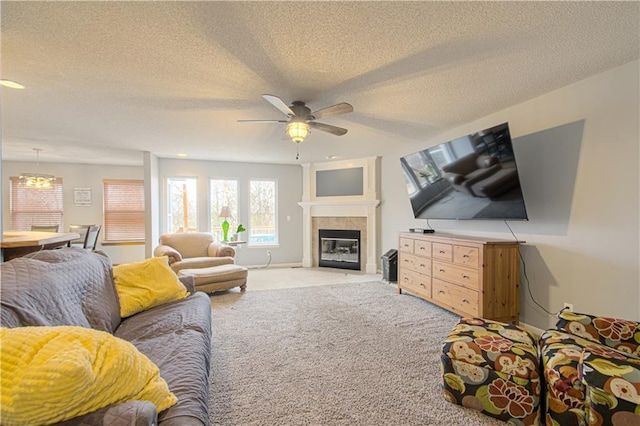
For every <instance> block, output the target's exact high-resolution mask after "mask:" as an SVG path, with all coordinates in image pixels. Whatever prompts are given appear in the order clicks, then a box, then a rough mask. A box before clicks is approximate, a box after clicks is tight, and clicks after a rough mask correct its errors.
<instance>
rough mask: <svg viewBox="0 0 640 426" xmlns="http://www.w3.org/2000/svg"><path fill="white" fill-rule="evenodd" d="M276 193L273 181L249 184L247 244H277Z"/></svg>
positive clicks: (254, 181) (255, 181)
mask: <svg viewBox="0 0 640 426" xmlns="http://www.w3.org/2000/svg"><path fill="white" fill-rule="evenodd" d="M276 192H277V188H276V182H275V181H273V180H252V181H250V182H249V214H250V216H249V244H265V245H271V244H278V234H277V227H276V218H277V215H276V205H277V202H276V201H277V200H276V197H277V194H276Z"/></svg>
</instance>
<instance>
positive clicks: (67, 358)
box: [0, 326, 177, 425]
mask: <svg viewBox="0 0 640 426" xmlns="http://www.w3.org/2000/svg"><path fill="white" fill-rule="evenodd" d="M0 343H1V345H0V402H1V404H0V422H2V424H3V425H16V424H50V423H56V422H61V421H64V420H68V419H71V418H74V417H77V416H80V415H83V414H87V413H90V412H92V411H95V410H97V409H99V408H102V407H106V406H108V405H111V404H120V403H123V402H125V401H129V400H147V401H151V402H152V403H154V404H155V406H156V408H157V410H158V412H160V411H162V410H165V409H167V408H169V407H171V406H172V405H174V404H175V403H176V402H177V398H176V397H175V395H174V394H173V393H171V392H170V391H169V388H168V387H167V383H166V382H165V381H164V379H163V378H162V377H160V371H159V370H158V367H157V366H156V365H155V364H154V363H153V362H151V361H150V360H149V358H147V357H146V356H144V355H143V354H142V353H140V352H139V351H138V350H137V349H136V347H135V346H133V345H132V344H131V343H129V342H126V341H124V340H122V339H119V338H117V337H114V336H112V335H111V334H109V333H105V332H104V331H98V330H93V329H90V328H83V327H74V326H61V327H18V328H11V329H9V328H4V327H3V328H1V329H0Z"/></svg>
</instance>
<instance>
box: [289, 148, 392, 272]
mask: <svg viewBox="0 0 640 426" xmlns="http://www.w3.org/2000/svg"><path fill="white" fill-rule="evenodd" d="M378 162H379V158H378V157H368V158H363V159H360V160H350V161H338V162H331V163H316V164H304V165H303V166H302V167H303V180H304V182H303V197H302V200H303V201H302V202H300V203H298V204H299V205H300V207H302V209H303V259H302V266H303V267H307V268H308V267H317V266H318V260H319V253H318V252H319V249H318V230H319V229H349V230H359V231H360V259H361V264H362V266H361V270H362V271H363V272H366V273H370V274H374V273H376V272H377V256H376V253H377V252H378V250H377V242H378V235H379V228H378V227H379V220H378V216H379V212H378V206H379V204H380V200H378V189H377V188H378V170H379V167H378ZM349 168H361V169H362V171H363V191H362V195H351V196H336V197H317V196H316V180H315V176H316V172H317V171H319V170H339V169H349Z"/></svg>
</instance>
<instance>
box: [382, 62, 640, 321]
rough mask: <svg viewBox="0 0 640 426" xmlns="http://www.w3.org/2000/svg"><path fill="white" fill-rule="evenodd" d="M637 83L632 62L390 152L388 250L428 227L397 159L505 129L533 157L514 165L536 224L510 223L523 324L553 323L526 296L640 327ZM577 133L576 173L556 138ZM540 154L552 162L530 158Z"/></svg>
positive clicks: (487, 230) (489, 225) (503, 231)
mask: <svg viewBox="0 0 640 426" xmlns="http://www.w3.org/2000/svg"><path fill="white" fill-rule="evenodd" d="M638 75H640V67H639V62H638V61H634V62H632V63H629V64H626V65H624V66H621V67H618V68H615V69H613V70H610V71H607V72H604V73H602V74H599V75H596V76H593V77H590V78H588V79H585V80H583V81H581V82H578V83H576V84H572V85H570V86H567V87H564V88H561V89H558V90H555V91H553V92H550V93H548V94H546V95H543V96H540V97H538V98H535V99H532V100H530V101H527V102H525V103H522V104H519V105H515V106H513V107H510V108H507V109H505V110H503V111H500V112H499V113H496V114H492V115H490V116H487V117H485V118H483V119H480V120H477V121H475V122H472V123H469V124H467V125H465V126H462V127H459V128H456V129H453V130H451V131H448V132H446V133H443V134H441V135H440V136H439V137H438V138H434V139H432V140H428V141H425V142H423V143H418V144H415V145H414V146H412V147H407V145H404V146H402V147H401V148H391V149H390V150H389V151H388V152H385V153H384V154H383V156H382V170H383V176H382V198H383V204H382V215H383V217H384V219H383V224H384V225H383V229H382V234H383V235H382V247H381V249H382V251H383V252H384V251H385V250H387V249H389V248H397V244H398V243H397V239H398V235H397V234H398V232H399V231H406V230H407V229H408V228H410V227H425V225H426V222H425V221H424V220H416V219H414V218H413V214H412V212H411V207H410V205H409V200H408V197H407V195H406V191H405V184H404V181H403V178H402V173H401V169H400V161H399V158H400V157H401V156H403V155H406V154H409V153H412V152H415V151H418V150H421V149H424V148H426V147H429V146H433V145H435V144H438V143H441V142H445V141H448V140H450V139H453V138H456V137H459V136H462V135H465V134H468V133H471V132H474V131H478V130H480V129H483V128H487V127H490V126H492V125H495V124H499V123H502V122H505V121H508V122H509V126H510V129H511V134H512V137H513V138H514V145H516V142H519V143H520V144H521V145H520V146H521V147H522V150H521V151H522V152H523V153H526V154H527V155H518V154H519V151H518V150H516V155H517V162H518V166H519V168H521V169H522V170H524V171H526V173H525V174H524V175H523V176H522V186H523V192H524V195H525V199H526V201H527V209H528V211H529V218H530V220H529V221H528V222H510V223H509V224H510V225H511V227H512V229H513V231H514V232H515V234H516V236H517V237H518V239H519V240H524V241H526V244H525V245H524V247H523V249H522V253H523V257H524V261H525V265H526V272H527V276H528V278H529V284H530V287H529V289H527V286H526V283H525V282H524V279H523V283H522V285H521V287H520V296H521V297H520V319H521V321H522V322H524V323H527V324H530V325H533V326H536V327H539V328H547V327H548V326H550V325H553V324H554V323H555V320H556V318H555V317H554V316H552V315H548V314H547V313H545V312H544V311H543V310H542V309H540V308H539V307H538V306H536V305H535V304H534V303H533V302H532V299H531V297H530V296H529V291H530V292H531V293H532V294H533V296H534V297H535V299H536V300H537V301H538V302H539V303H540V304H541V305H542V306H543V307H545V308H546V309H547V310H549V311H551V312H554V313H555V312H557V311H559V310H560V309H561V308H562V307H563V302H570V303H573V304H574V310H575V311H577V312H589V313H594V314H601V315H610V316H617V317H622V318H627V319H631V320H640V210H639V204H640V175H639V169H640V149H639V146H640V130H639V127H640V124H639V117H640V106H639V103H640V88H639V79H638ZM425 102H428V99H427V100H425ZM572 126H573V135H574V136H575V134H576V132H577V131H576V127H577V128H581V129H582V138H581V140H579V141H578V142H579V143H578V145H577V149H579V152H578V153H577V154H578V155H579V159H578V161H577V166H576V165H574V166H572V165H571V164H566V165H565V164H562V163H559V162H558V160H557V158H555V157H561V158H569V157H571V155H572V154H575V153H571V152H568V151H571V150H572V149H575V147H576V145H573V147H567V146H566V145H564V144H565V143H569V142H570V141H569V140H568V139H564V140H563V138H559V140H553V139H551V138H552V137H553V135H556V134H558V129H567V128H571V127H572ZM528 144H529V145H528ZM530 144H539V145H537V146H531V145H530ZM554 144H557V145H556V146H554ZM516 148H518V146H517V145H516ZM536 148H540V149H543V150H545V152H546V154H547V155H546V156H545V157H542V158H533V156H532V154H535V152H536ZM556 154H557V155H556ZM568 163H569V162H568ZM550 164H552V165H553V166H552V167H547V166H548V165H550ZM545 165H547V166H545ZM572 170H573V171H572ZM572 173H573V174H572ZM568 189H571V192H569V193H567V190H568ZM562 191H565V192H562ZM565 197H568V200H567V199H566V198H565ZM558 206H561V207H558ZM429 224H430V225H431V226H432V227H434V228H435V229H436V230H439V231H447V232H452V233H458V234H471V235H474V234H476V235H484V236H489V237H496V238H509V239H511V238H513V236H512V235H511V233H510V232H509V229H508V228H507V226H506V225H505V223H504V222H481V221H441V220H440V221H438V220H431V221H429Z"/></svg>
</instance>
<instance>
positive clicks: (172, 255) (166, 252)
mask: <svg viewBox="0 0 640 426" xmlns="http://www.w3.org/2000/svg"><path fill="white" fill-rule="evenodd" d="M153 256H154V257H162V256H167V257H168V258H169V265H171V264H172V263H174V262H179V261H181V260H182V255H181V254H180V253H179V252H178V251H177V250H176V249H174V248H173V247H170V246H165V245H159V246H158V247H156V248H155V249H154V250H153Z"/></svg>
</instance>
